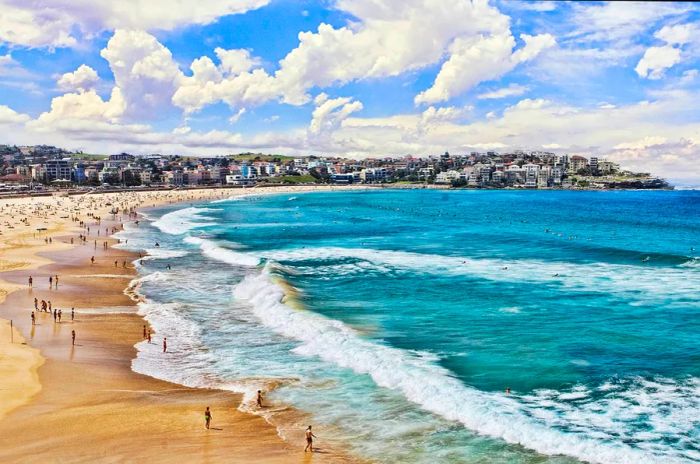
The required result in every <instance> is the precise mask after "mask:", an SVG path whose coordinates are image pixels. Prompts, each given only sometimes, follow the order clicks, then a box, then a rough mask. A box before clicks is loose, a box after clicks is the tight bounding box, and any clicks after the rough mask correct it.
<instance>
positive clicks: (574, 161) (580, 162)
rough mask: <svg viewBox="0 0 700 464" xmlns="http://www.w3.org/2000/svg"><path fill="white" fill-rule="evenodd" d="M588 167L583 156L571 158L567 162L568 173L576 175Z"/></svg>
mask: <svg viewBox="0 0 700 464" xmlns="http://www.w3.org/2000/svg"><path fill="white" fill-rule="evenodd" d="M587 167H588V160H587V159H586V158H584V157H583V156H572V157H571V160H570V161H569V172H570V173H572V174H576V173H577V172H579V171H580V170H581V169H586V168H587Z"/></svg>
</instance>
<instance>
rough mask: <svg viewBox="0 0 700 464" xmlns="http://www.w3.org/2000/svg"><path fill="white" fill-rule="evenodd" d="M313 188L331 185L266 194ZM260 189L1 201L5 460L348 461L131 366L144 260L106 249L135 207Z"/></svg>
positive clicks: (221, 395)
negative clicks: (45, 308)
mask: <svg viewBox="0 0 700 464" xmlns="http://www.w3.org/2000/svg"><path fill="white" fill-rule="evenodd" d="M309 189H314V190H323V189H328V187H307V186H304V187H280V188H275V189H264V190H262V192H263V193H267V192H269V193H293V192H300V191H307V190H309ZM336 189H337V187H336ZM259 192H260V190H257V189H256V190H251V189H246V190H242V189H241V190H231V189H201V190H178V191H157V192H123V193H122V192H120V193H109V194H89V195H76V196H70V197H68V196H51V197H36V198H20V199H3V200H0V230H1V231H2V233H1V234H0V318H2V320H1V321H0V462H3V463H5V462H7V463H20V462H22V463H31V462H133V461H136V460H148V461H149V462H170V461H172V458H173V453H176V456H177V458H178V459H181V460H184V461H185V462H273V463H274V462H312V461H315V462H351V461H353V459H352V458H351V457H349V456H347V455H345V454H343V453H342V452H340V451H339V450H330V449H324V450H320V451H321V452H319V453H313V455H312V454H311V453H307V454H304V453H303V451H302V450H303V440H302V439H301V438H302V433H303V430H300V431H299V433H298V435H294V436H293V437H291V438H292V439H293V440H290V441H284V440H282V439H281V438H280V437H279V436H278V434H277V431H276V429H275V427H273V426H272V425H270V424H268V423H267V422H265V420H264V419H263V418H261V417H259V416H256V415H250V414H245V413H243V412H240V411H239V410H238V409H237V408H238V406H239V404H240V401H241V397H240V395H237V394H233V393H231V392H226V391H219V390H204V389H192V388H187V387H183V386H180V385H175V384H172V383H168V382H164V381H160V380H157V379H154V378H151V377H148V376H144V375H141V374H137V373H134V372H133V371H132V370H131V360H132V359H133V358H134V357H135V353H136V350H135V348H134V344H135V343H137V342H140V341H142V340H143V330H144V326H145V322H144V320H143V319H142V318H141V317H140V316H139V315H138V314H137V313H136V306H135V302H134V301H133V299H132V298H130V297H129V296H128V295H127V294H125V293H124V290H125V289H126V287H127V286H128V284H129V282H130V281H131V279H132V278H133V276H134V275H135V269H134V268H133V266H132V264H131V262H132V261H133V260H134V259H136V258H137V255H135V254H132V253H128V252H126V251H124V250H119V249H114V248H111V245H113V244H115V243H117V240H116V239H114V238H112V237H111V235H112V233H114V232H116V231H118V230H120V229H121V224H123V223H124V222H126V221H128V220H134V217H133V216H131V215H130V214H129V212H130V211H136V210H137V209H138V208H143V207H153V206H158V205H165V204H169V203H176V202H195V201H205V200H214V199H221V198H227V197H231V196H235V195H243V194H251V193H259ZM117 208H118V212H117V213H116V214H111V212H112V211H113V210H115V209H117ZM88 227H89V228H90V232H89V233H88V232H87V230H88V229H87V228H88ZM98 231H99V234H100V235H97V234H98ZM81 235H84V239H81ZM93 257H94V259H95V260H94V263H92V262H91V258H93ZM29 276H31V277H32V280H33V281H32V286H31V287H30V286H29V283H28V279H29ZM55 276H58V283H57V282H56V277H55ZM50 277H51V278H52V281H51V284H50V282H49V278H50ZM35 298H36V299H37V303H38V310H35ZM42 300H44V301H46V302H47V303H48V302H49V301H50V302H51V305H52V308H56V309H60V310H61V312H62V317H61V321H60V322H59V321H57V320H54V316H53V314H52V313H49V312H42V311H41V301H42ZM71 308H74V310H75V312H74V319H72V318H71ZM114 308H118V311H115V310H114ZM32 311H34V314H35V317H36V325H33V324H32V320H31V313H32ZM9 320H12V323H13V326H14V332H13V334H12V336H10V328H9V322H8V321H9ZM73 331H75V334H76V336H75V345H73V344H72V340H71V335H72V332H73ZM11 339H12V343H11ZM154 342H156V341H154ZM158 343H159V342H158ZM206 406H210V407H211V409H212V414H213V421H212V429H210V430H205V428H204V415H203V414H204V408H205V407H206Z"/></svg>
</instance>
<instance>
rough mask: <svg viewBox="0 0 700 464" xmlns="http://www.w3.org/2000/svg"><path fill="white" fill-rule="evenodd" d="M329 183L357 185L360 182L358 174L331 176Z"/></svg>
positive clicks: (349, 173)
mask: <svg viewBox="0 0 700 464" xmlns="http://www.w3.org/2000/svg"><path fill="white" fill-rule="evenodd" d="M331 182H333V183H334V184H357V183H359V182H360V173H359V172H348V173H344V174H331Z"/></svg>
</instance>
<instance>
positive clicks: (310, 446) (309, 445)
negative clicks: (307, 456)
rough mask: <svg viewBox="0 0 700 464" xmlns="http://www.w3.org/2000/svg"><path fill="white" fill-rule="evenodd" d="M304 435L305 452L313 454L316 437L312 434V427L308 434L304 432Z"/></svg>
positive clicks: (308, 429) (307, 431) (309, 428)
mask: <svg viewBox="0 0 700 464" xmlns="http://www.w3.org/2000/svg"><path fill="white" fill-rule="evenodd" d="M304 435H306V448H304V452H305V453H306V451H311V452H312V453H313V452H314V438H316V435H314V434H313V432H311V426H310V425H309V427H308V428H307V429H306V432H304Z"/></svg>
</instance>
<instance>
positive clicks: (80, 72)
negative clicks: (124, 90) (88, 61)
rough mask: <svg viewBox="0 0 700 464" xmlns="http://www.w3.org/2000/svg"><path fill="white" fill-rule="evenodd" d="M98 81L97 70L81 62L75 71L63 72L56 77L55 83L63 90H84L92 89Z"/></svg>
mask: <svg viewBox="0 0 700 464" xmlns="http://www.w3.org/2000/svg"><path fill="white" fill-rule="evenodd" d="M99 81H100V78H99V76H98V75H97V71H95V70H94V69H92V68H91V67H90V66H87V65H85V64H81V65H80V66H79V67H78V69H76V70H75V71H73V72H70V73H65V74H63V75H62V76H61V77H60V78H59V79H58V81H57V84H58V88H59V89H61V90H63V91H64V92H73V91H79V92H84V91H86V90H90V89H94V88H95V86H96V85H97V83H98V82H99Z"/></svg>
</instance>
